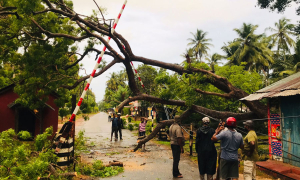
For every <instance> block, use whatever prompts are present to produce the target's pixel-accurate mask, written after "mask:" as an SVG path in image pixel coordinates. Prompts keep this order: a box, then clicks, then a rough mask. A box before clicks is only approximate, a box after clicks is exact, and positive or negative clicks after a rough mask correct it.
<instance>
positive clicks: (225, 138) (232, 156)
mask: <svg viewBox="0 0 300 180" xmlns="http://www.w3.org/2000/svg"><path fill="white" fill-rule="evenodd" d="M226 127H227V128H228V130H227V131H222V130H223V129H224V127H223V126H221V127H218V129H216V132H215V134H214V135H213V137H212V138H211V140H213V141H218V140H221V159H220V177H221V180H225V179H227V178H232V179H233V180H237V179H238V178H239V161H238V149H239V148H241V149H243V146H244V145H243V137H242V135H241V133H238V132H237V131H236V130H235V129H234V128H236V119H235V118H233V117H229V118H227V120H226ZM221 131H222V132H221ZM220 132H221V133H220Z"/></svg>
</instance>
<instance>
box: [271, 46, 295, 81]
mask: <svg viewBox="0 0 300 180" xmlns="http://www.w3.org/2000/svg"><path fill="white" fill-rule="evenodd" d="M294 51H295V54H293V55H276V56H275V63H274V64H273V65H272V69H273V73H272V76H273V77H274V78H279V79H281V78H284V77H285V76H289V75H292V74H294V73H297V72H299V71H300V40H298V41H297V42H296V46H295V49H294Z"/></svg>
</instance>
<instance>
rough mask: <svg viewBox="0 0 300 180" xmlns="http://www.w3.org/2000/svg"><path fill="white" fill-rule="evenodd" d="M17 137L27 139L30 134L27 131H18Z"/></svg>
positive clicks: (29, 137)
mask: <svg viewBox="0 0 300 180" xmlns="http://www.w3.org/2000/svg"><path fill="white" fill-rule="evenodd" d="M18 138H20V139H22V140H29V139H31V134H30V133H29V132H28V131H20V132H19V133H18Z"/></svg>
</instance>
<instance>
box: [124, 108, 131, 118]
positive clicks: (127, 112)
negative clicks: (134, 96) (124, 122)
mask: <svg viewBox="0 0 300 180" xmlns="http://www.w3.org/2000/svg"><path fill="white" fill-rule="evenodd" d="M127 114H128V115H130V108H129V107H128V108H123V110H122V115H124V116H125V115H127Z"/></svg>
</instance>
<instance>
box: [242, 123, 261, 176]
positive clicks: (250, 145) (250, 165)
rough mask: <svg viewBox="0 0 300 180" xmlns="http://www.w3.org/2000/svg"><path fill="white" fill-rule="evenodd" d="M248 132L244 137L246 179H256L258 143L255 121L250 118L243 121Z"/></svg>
mask: <svg viewBox="0 0 300 180" xmlns="http://www.w3.org/2000/svg"><path fill="white" fill-rule="evenodd" d="M243 124H244V127H245V129H246V130H247V131H248V134H247V135H246V137H245V138H244V150H243V157H242V158H243V160H244V179H245V180H255V179H256V178H255V177H256V161H258V158H259V156H258V144H257V135H256V133H255V131H254V130H253V129H254V124H253V121H251V120H248V121H246V122H243Z"/></svg>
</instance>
